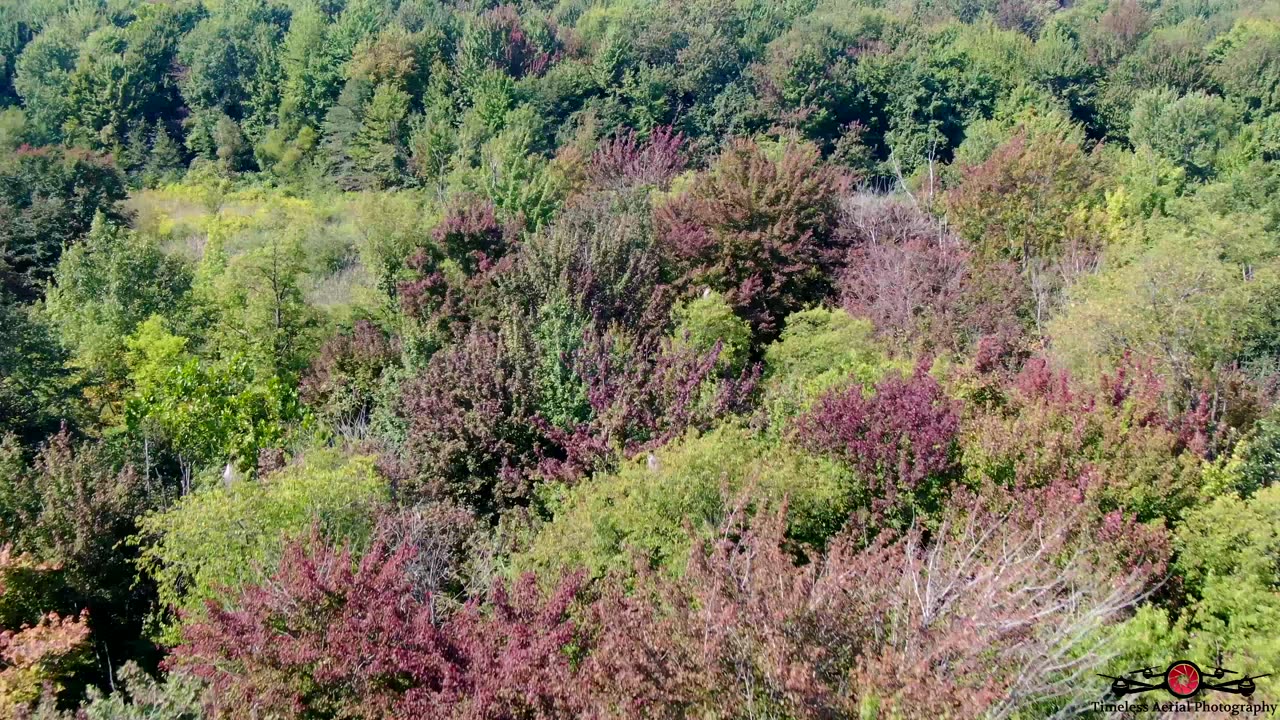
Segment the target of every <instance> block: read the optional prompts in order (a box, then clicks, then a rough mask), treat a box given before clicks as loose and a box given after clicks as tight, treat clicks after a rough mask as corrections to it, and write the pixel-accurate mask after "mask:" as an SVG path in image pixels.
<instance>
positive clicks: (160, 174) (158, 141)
mask: <svg viewBox="0 0 1280 720" xmlns="http://www.w3.org/2000/svg"><path fill="white" fill-rule="evenodd" d="M185 166H186V163H185V162H183V156H182V148H181V146H179V145H178V142H177V141H176V140H174V139H173V136H172V135H170V134H169V130H168V129H167V128H165V126H164V123H159V124H158V125H157V126H156V132H155V136H154V137H153V138H152V140H151V154H150V155H148V156H147V161H146V166H145V168H144V169H143V173H142V182H143V184H145V185H160V184H163V183H168V182H173V181H175V180H177V179H178V176H180V175H181V174H182V170H183V168H184V167H185Z"/></svg>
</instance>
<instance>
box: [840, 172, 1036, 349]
mask: <svg viewBox="0 0 1280 720" xmlns="http://www.w3.org/2000/svg"><path fill="white" fill-rule="evenodd" d="M840 232H841V235H842V237H843V239H844V240H845V242H847V243H848V244H849V245H850V249H849V255H848V258H847V259H846V261H845V265H846V267H845V269H844V271H843V272H842V273H841V275H840V280H839V288H840V300H841V304H842V305H843V306H844V308H845V310H847V311H848V312H849V313H850V314H853V315H860V316H862V317H866V318H867V319H869V320H871V322H872V323H873V324H874V325H875V327H876V331H877V332H878V333H879V334H880V335H881V336H884V337H887V338H889V339H890V340H891V341H893V342H894V343H895V344H896V345H898V346H900V347H904V348H905V349H910V350H920V349H924V350H933V349H940V350H953V351H955V350H963V349H964V348H966V347H967V346H968V345H969V344H970V343H972V342H973V341H974V340H975V339H976V338H977V337H980V336H983V335H1003V336H1006V337H1011V336H1015V335H1017V334H1019V333H1020V332H1021V331H1022V328H1021V324H1020V323H1019V321H1018V314H1019V311H1020V310H1021V309H1022V305H1023V304H1024V303H1025V302H1026V301H1027V299H1028V298H1026V297H1025V296H1026V288H1025V286H1024V284H1023V283H1022V281H1021V279H1020V278H1019V277H1018V275H1017V269H1016V267H1014V266H1013V265H1011V264H1009V263H1007V262H990V263H985V264H977V263H975V262H974V257H973V254H972V253H971V252H970V251H969V250H968V249H967V248H966V247H965V246H964V245H963V243H962V242H961V241H960V240H959V239H958V238H956V237H954V236H952V235H951V234H950V233H947V232H946V231H945V230H944V229H943V228H942V227H941V226H940V225H939V224H938V223H937V221H935V220H934V219H932V218H930V217H928V216H927V215H925V214H924V213H923V212H921V211H920V210H919V209H918V208H915V207H912V206H909V205H907V204H905V203H903V202H900V201H895V200H892V199H888V198H884V199H881V198H875V197H870V196H855V197H853V198H850V199H849V200H847V201H846V202H845V212H844V218H843V220H842V222H841V226H840Z"/></svg>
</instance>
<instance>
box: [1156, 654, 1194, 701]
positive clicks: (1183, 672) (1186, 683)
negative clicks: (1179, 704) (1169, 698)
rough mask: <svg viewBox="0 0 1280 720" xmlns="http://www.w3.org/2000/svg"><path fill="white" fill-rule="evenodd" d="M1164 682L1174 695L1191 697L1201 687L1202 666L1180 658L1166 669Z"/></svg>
mask: <svg viewBox="0 0 1280 720" xmlns="http://www.w3.org/2000/svg"><path fill="white" fill-rule="evenodd" d="M1164 682H1165V685H1167V686H1169V692H1171V693H1173V694H1174V695H1177V696H1178V697H1180V698H1188V697H1191V696H1192V695H1195V694H1196V691H1197V690H1199V689H1200V668H1198V667H1196V665H1195V663H1193V662H1188V661H1186V660H1179V661H1178V662H1175V663H1174V664H1172V665H1170V666H1169V669H1168V670H1167V671H1165V674H1164Z"/></svg>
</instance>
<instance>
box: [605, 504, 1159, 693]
mask: <svg viewBox="0 0 1280 720" xmlns="http://www.w3.org/2000/svg"><path fill="white" fill-rule="evenodd" d="M1040 495H1041V496H1040V497H1037V498H1029V497H1028V498H1013V499H1012V502H1010V503H1009V506H1010V507H1009V509H997V508H996V507H994V506H993V505H992V504H991V503H988V502H986V501H984V500H982V499H981V498H972V499H970V500H967V501H965V502H963V503H961V504H960V507H959V508H958V509H956V510H955V511H953V512H951V513H949V514H948V515H947V517H946V518H945V520H944V521H943V522H942V524H941V526H940V527H939V528H937V529H936V530H935V531H934V532H933V533H931V534H930V535H929V536H928V537H926V534H925V533H923V532H922V531H921V530H919V529H918V528H916V529H912V530H911V531H910V532H908V533H906V534H905V535H904V536H902V537H899V538H897V539H890V538H887V537H881V538H880V539H879V540H877V541H876V542H875V543H873V544H872V545H870V546H869V547H867V546H864V544H863V542H862V541H861V539H860V538H859V536H858V535H857V534H856V533H849V534H846V535H845V536H844V537H842V538H840V539H838V540H837V541H835V542H834V543H833V544H832V546H831V547H830V548H829V549H828V551H827V552H826V553H822V554H819V555H818V556H816V557H814V558H813V559H812V561H811V562H810V563H808V564H807V565H803V566H797V565H796V564H795V562H794V559H793V557H792V555H790V554H789V553H788V552H786V551H785V550H783V547H784V545H783V541H782V540H783V531H784V528H785V522H784V521H783V519H782V516H781V515H776V516H773V517H771V518H769V519H767V520H765V521H764V522H763V523H761V522H759V521H757V523H756V524H755V526H754V527H750V528H746V529H745V530H744V529H743V528H731V532H727V533H726V535H725V536H724V538H723V539H722V540H721V541H720V542H718V543H716V544H714V545H708V546H705V547H704V548H702V549H701V550H699V551H697V552H696V553H695V555H694V558H693V560H692V562H691V564H690V568H689V571H688V575H687V576H686V577H685V578H683V579H682V580H681V581H672V580H666V579H663V578H659V577H653V576H649V575H645V576H643V579H642V583H641V589H640V590H639V591H637V592H636V593H634V594H632V595H623V594H621V593H617V592H615V593H613V594H612V595H609V596H607V597H606V598H605V600H603V601H601V602H600V603H599V604H597V606H596V607H595V608H594V612H595V614H594V617H595V620H596V622H597V623H599V625H600V626H601V627H602V628H605V631H604V632H603V633H602V634H601V637H600V640H599V647H597V648H596V649H595V651H594V652H593V653H592V654H591V656H590V658H589V660H588V663H587V665H586V669H587V678H588V680H589V681H590V683H591V686H590V694H591V696H592V697H593V698H595V699H596V709H597V711H599V712H601V713H602V714H604V715H608V716H613V717H627V718H637V717H652V718H659V717H661V718H677V717H689V716H698V715H699V714H700V713H702V712H707V711H710V710H712V709H713V708H724V707H736V708H743V709H744V710H747V711H750V712H749V714H755V715H764V716H775V715H777V716H785V717H795V718H834V717H850V716H857V715H858V714H859V710H860V709H866V708H868V707H871V708H876V707H878V708H879V709H880V712H881V713H883V714H886V715H894V716H900V717H923V716H927V715H931V714H941V715H945V716H946V717H955V718H977V717H992V716H994V717H1002V716H1008V715H1009V714H1010V713H1012V712H1014V711H1016V710H1017V709H1018V708H1020V707H1024V708H1025V707H1028V706H1031V705H1033V704H1035V703H1037V702H1040V701H1043V700H1049V699H1052V700H1054V701H1056V702H1057V703H1060V704H1069V703H1072V702H1078V701H1081V700H1084V699H1086V698H1090V699H1091V698H1092V696H1093V695H1092V693H1091V691H1090V689H1089V686H1088V683H1083V682H1080V679H1081V678H1082V677H1083V676H1085V674H1086V673H1088V672H1090V670H1091V668H1092V667H1094V666H1095V663H1097V662H1099V661H1101V660H1103V659H1104V656H1103V655H1102V653H1103V646H1102V645H1101V644H1100V643H1098V641H1097V640H1096V635H1095V633H1094V632H1093V631H1094V630H1096V629H1097V628H1099V627H1101V626H1102V625H1104V624H1106V623H1109V622H1112V621H1114V620H1116V619H1119V617H1120V615H1121V613H1123V612H1124V611H1125V609H1126V608H1128V607H1129V606H1130V605H1131V604H1132V603H1133V602H1135V601H1136V600H1137V599H1138V598H1139V597H1140V594H1141V592H1142V588H1143V586H1144V583H1145V582H1147V581H1148V580H1149V579H1150V578H1151V573H1152V570H1153V568H1151V567H1149V566H1144V567H1141V568H1138V569H1135V570H1132V571H1118V570H1116V568H1115V566H1114V565H1112V564H1109V562H1108V561H1107V559H1106V558H1099V557H1097V556H1096V555H1095V554H1093V553H1092V552H1091V550H1090V548H1091V547H1093V542H1092V541H1093V539H1094V537H1095V535H1094V533H1095V532H1096V527H1097V526H1096V525H1095V524H1091V523H1089V522H1087V518H1088V511H1087V509H1086V507H1085V506H1084V505H1083V504H1082V503H1081V498H1080V497H1079V495H1078V494H1073V493H1068V494H1067V495H1065V496H1064V495H1063V494H1061V493H1056V494H1055V495H1054V496H1053V497H1049V496H1047V495H1044V494H1043V493H1041V494H1040ZM1001 506H1002V507H1003V503H1001ZM765 517H767V516H765ZM730 538H736V539H732V540H731V539H730Z"/></svg>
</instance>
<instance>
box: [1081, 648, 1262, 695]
mask: <svg viewBox="0 0 1280 720" xmlns="http://www.w3.org/2000/svg"><path fill="white" fill-rule="evenodd" d="M1239 674H1240V673H1238V672H1236V671H1235V670H1227V669H1226V668H1224V667H1222V658H1221V657H1219V658H1218V662H1217V664H1216V665H1214V667H1213V669H1212V670H1211V671H1209V672H1207V673H1206V672H1203V671H1202V670H1201V669H1200V666H1199V665H1196V664H1195V663H1194V662H1191V661H1190V660H1175V661H1173V663H1172V664H1170V665H1169V667H1168V668H1166V669H1165V670H1163V671H1161V670H1160V669H1158V668H1154V667H1145V668H1139V669H1138V670H1130V671H1128V672H1126V673H1122V674H1121V675H1119V676H1115V675H1101V676H1100V677H1104V678H1107V679H1108V680H1110V681H1111V694H1112V695H1114V696H1115V697H1117V698H1122V697H1124V696H1125V695H1136V694H1138V693H1145V692H1151V691H1152V690H1167V691H1168V692H1169V694H1170V695H1172V696H1174V697H1176V698H1178V699H1179V700H1186V699H1187V698H1190V697H1194V696H1195V695H1197V694H1199V693H1200V692H1203V691H1205V690H1212V691H1215V692H1224V693H1231V694H1234V695H1243V696H1244V697H1249V696H1251V695H1253V692H1254V690H1257V684H1256V683H1254V680H1257V679H1258V678H1264V677H1267V676H1268V675H1269V673H1268V674H1263V675H1246V676H1244V677H1241V678H1237V679H1234V680H1225V681H1222V679H1223V678H1225V677H1226V676H1228V675H1239ZM1155 681H1158V682H1155ZM1219 681H1221V682H1219Z"/></svg>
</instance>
